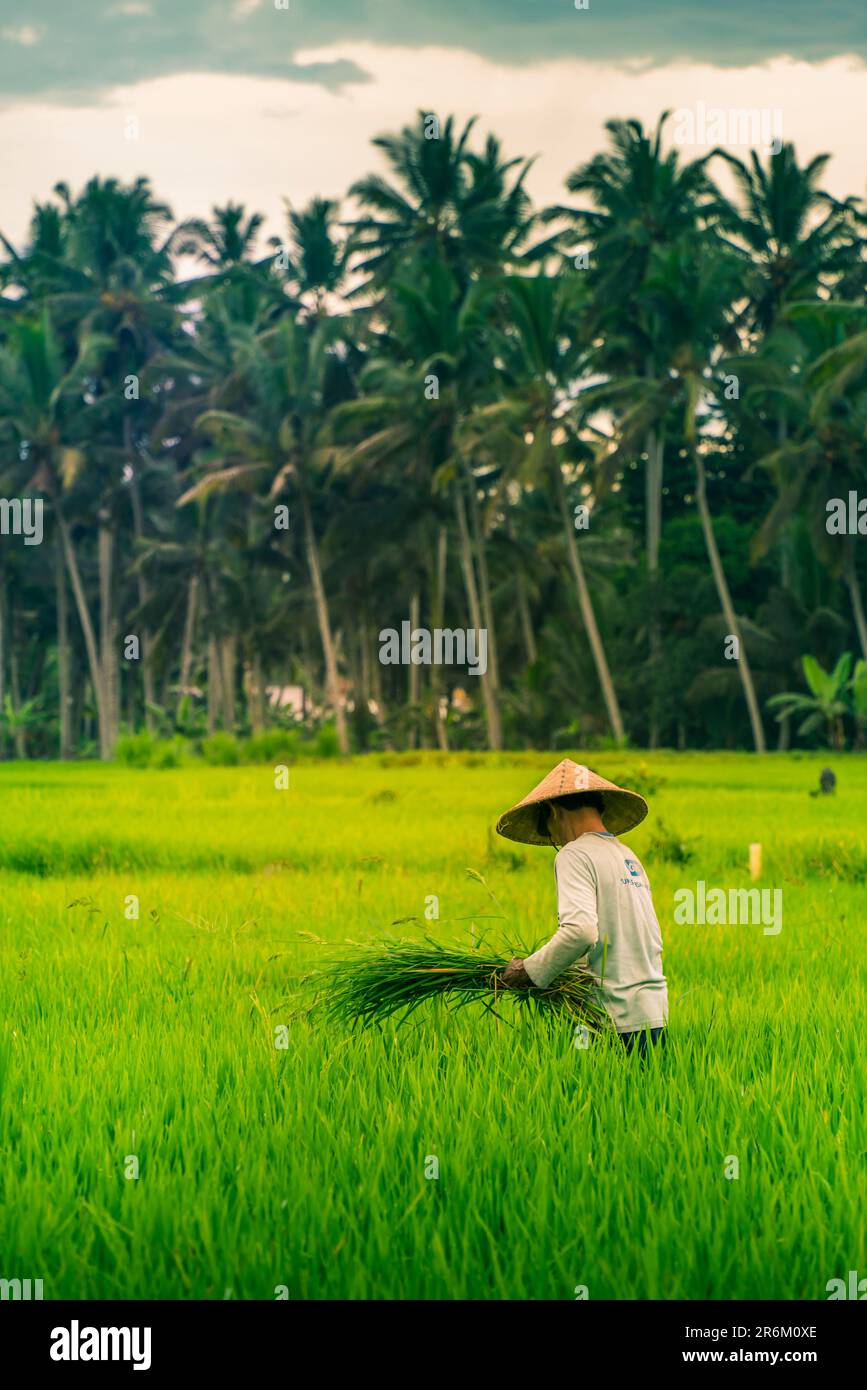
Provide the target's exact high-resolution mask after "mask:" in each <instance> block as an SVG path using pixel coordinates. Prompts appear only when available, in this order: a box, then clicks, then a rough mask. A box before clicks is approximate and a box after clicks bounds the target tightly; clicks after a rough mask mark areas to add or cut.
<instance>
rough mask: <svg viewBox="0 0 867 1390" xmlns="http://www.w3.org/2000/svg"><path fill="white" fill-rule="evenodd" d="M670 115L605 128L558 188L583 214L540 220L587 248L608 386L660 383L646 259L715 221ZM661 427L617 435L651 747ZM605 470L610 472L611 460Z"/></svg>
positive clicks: (591, 323) (716, 202)
mask: <svg viewBox="0 0 867 1390" xmlns="http://www.w3.org/2000/svg"><path fill="white" fill-rule="evenodd" d="M669 115H670V113H669V112H667V111H666V112H663V114H662V115H661V116H660V118H659V121H658V122H657V125H656V129H655V131H654V132H653V134H652V135H651V134H649V133H647V132H645V130H644V127H643V126H642V124H641V123H640V122H639V121H637V120H612V121H608V122H607V123H606V130H607V131H608V136H609V143H610V148H609V149H608V150H606V151H605V152H604V153H601V154H597V155H594V157H593V158H592V159H590V160H589V161H588V162H587V163H585V164H583V165H581V166H579V167H578V168H577V169H575V170H574V171H573V173H571V174H570V175H569V177H568V178H567V180H566V187H567V188H568V190H569V192H570V193H576V194H579V195H582V196H584V197H586V198H589V199H590V201H591V204H592V206H591V207H589V208H587V207H580V208H574V207H562V206H558V207H554V208H551V209H550V210H549V211H548V212H547V213H546V214H545V220H546V221H558V220H561V221H564V222H565V224H566V226H567V228H568V231H569V235H570V238H571V239H572V240H573V241H577V242H579V243H583V244H586V245H589V246H590V248H591V250H590V265H589V268H588V271H587V272H586V275H585V276H584V277H583V278H585V279H586V281H587V284H588V287H589V289H590V291H591V294H590V296H589V303H588V306H587V338H588V341H595V342H596V350H595V360H596V365H597V368H598V370H599V371H600V372H602V373H605V375H606V376H607V377H608V378H609V379H610V380H612V381H614V382H616V381H617V379H618V378H619V377H622V376H627V377H630V378H631V377H635V376H637V375H639V374H640V375H643V376H645V377H646V378H647V381H648V383H652V382H654V381H657V380H658V379H659V376H660V372H661V366H662V361H663V360H664V357H665V345H664V343H663V342H661V341H660V333H661V332H662V333H664V324H661V323H660V322H659V320H658V319H657V318H655V317H654V316H653V315H649V314H647V313H645V312H644V311H643V310H644V304H643V301H642V298H641V289H642V286H643V285H644V283H645V280H646V278H647V275H648V273H649V269H650V266H651V262H652V258H653V256H654V255H656V254H657V253H658V252H659V251H660V250H661V249H662V248H665V247H670V246H672V245H673V244H674V243H675V242H677V241H678V240H681V239H683V238H689V237H697V236H699V235H702V234H703V235H707V231H706V229H707V228H708V226H709V225H711V224H713V223H714V222H715V221H716V219H717V217H718V215H719V212H720V209H721V206H722V203H721V199H720V196H719V193H718V191H717V189H716V188H715V186H714V185H713V183H712V182H711V180H710V178H709V177H708V174H707V169H706V164H707V159H706V158H705V159H697V160H692V161H687V162H684V161H682V160H681V159H680V156H679V153H678V151H677V150H676V149H670V150H669V151H668V152H667V153H664V152H663V135H664V131H665V126H666V122H667V121H668V118H669ZM562 240H563V238H562V237H561V241H562ZM617 403H619V402H617ZM637 426H640V430H639V428H637ZM667 427H668V421H667V419H666V415H665V413H664V412H661V413H660V412H652V413H651V416H650V418H647V417H646V414H645V413H644V412H642V413H641V414H640V415H639V416H638V417H637V418H636V417H635V416H633V417H631V418H630V421H629V423H628V428H626V429H622V430H621V438H622V440H623V444H624V448H625V450H627V451H630V452H636V453H640V454H641V455H643V457H644V459H645V460H646V462H645V553H646V562H647V573H648V579H649V604H650V608H649V622H648V634H649V643H650V667H651V698H650V740H649V741H650V745H651V747H654V746H655V745H656V742H657V738H658V722H659V710H658V700H657V691H656V685H657V682H656V679H655V673H656V670H657V668H658V666H659V663H660V661H661V633H660V626H659V613H658V605H659V591H658V580H657V576H658V572H659V547H660V541H661V536H662V496H663V478H664V458H665V443H666V431H667ZM611 463H612V466H613V464H614V460H613V459H612V460H611Z"/></svg>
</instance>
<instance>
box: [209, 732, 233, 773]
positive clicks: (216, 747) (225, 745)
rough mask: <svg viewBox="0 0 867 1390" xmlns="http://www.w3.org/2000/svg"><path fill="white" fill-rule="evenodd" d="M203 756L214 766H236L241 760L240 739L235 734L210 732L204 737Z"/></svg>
mask: <svg viewBox="0 0 867 1390" xmlns="http://www.w3.org/2000/svg"><path fill="white" fill-rule="evenodd" d="M202 757H203V758H204V759H205V762H206V763H210V764H211V766H212V767H236V766H237V764H238V763H239V762H240V761H241V753H240V749H239V748H238V740H237V739H236V738H235V736H234V735H233V734H227V733H223V732H220V733H216V734H208V736H207V738H203V739H202Z"/></svg>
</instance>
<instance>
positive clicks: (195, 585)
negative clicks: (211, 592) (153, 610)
mask: <svg viewBox="0 0 867 1390" xmlns="http://www.w3.org/2000/svg"><path fill="white" fill-rule="evenodd" d="M198 594H199V576H198V575H197V574H194V575H192V576H191V578H190V582H189V584H188V585H187V616H186V618H185V620H184V638H183V643H182V646H181V680H180V689H179V691H178V705H177V712H176V714H175V719H176V720H177V719H179V718H180V715H181V709H182V707H183V702H184V700H185V699H186V698H187V696H186V695H185V693H184V692H185V691H186V690H188V689H189V685H190V673H191V670H192V664H193V640H194V637H195V632H196V601H197V599H198Z"/></svg>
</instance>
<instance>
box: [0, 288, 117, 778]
mask: <svg viewBox="0 0 867 1390" xmlns="http://www.w3.org/2000/svg"><path fill="white" fill-rule="evenodd" d="M107 346H108V343H107V341H106V340H105V339H104V338H99V337H98V336H97V335H95V334H90V335H88V336H85V337H83V338H82V340H81V343H80V346H79V353H78V357H77V358H76V360H75V361H74V363H73V364H72V367H71V368H69V369H67V367H66V364H65V363H64V361H63V354H62V351H61V347H60V341H59V338H58V335H57V334H56V332H55V330H54V328H53V325H52V323H51V320H50V318H49V316H48V313H47V311H45V310H43V313H42V315H41V317H40V318H39V319H38V320H31V319H27V318H23V317H22V318H20V319H18V320H17V321H16V322H14V323H13V324H12V325H11V327H10V328H9V331H8V336H7V341H6V343H5V344H4V345H3V347H2V348H0V414H2V416H3V419H4V426H5V430H6V431H7V432H8V434H9V435H10V436H11V441H12V442H14V445H15V447H16V451H17V471H18V474H19V479H20V480H21V482H23V487H21V488H20V490H21V491H29V490H30V488H31V487H33V488H36V489H37V490H38V491H40V492H45V493H47V495H48V497H49V499H50V501H51V504H52V508H53V511H54V518H55V522H56V525H57V529H58V534H59V538H60V545H61V548H62V552H63V558H64V562H65V565H66V569H67V573H68V576H69V581H70V585H71V587H72V592H73V595H74V598H75V604H76V609H77V612H78V617H79V621H80V623H81V630H82V635H83V637H84V643H85V647H86V650H87V658H88V664H89V668H90V678H91V683H92V685H93V693H94V699H95V701H96V707H97V715H98V720H99V735H100V753H101V756H102V757H103V758H108V757H110V756H111V751H112V746H113V727H112V721H111V710H110V692H109V686H108V670H109V666H108V663H107V662H106V660H105V659H104V658H105V652H103V659H100V654H99V651H98V649H97V641H96V631H95V625H94V622H93V619H92V617H91V612H90V606H89V604H88V599H87V594H86V591H85V585H84V581H83V578H82V573H81V566H80V564H79V558H78V553H77V550H76V543H75V540H74V537H73V530H72V527H71V525H70V522H69V520H68V519H67V516H66V511H65V505H64V493H66V492H69V491H71V490H72V489H73V488H74V486H75V483H76V481H77V480H78V478H79V476H80V474H81V470H82V467H83V465H84V463H85V457H86V455H85V452H84V449H83V448H82V444H83V443H84V442H85V441H86V438H87V421H86V418H85V414H86V407H85V404H84V400H83V396H84V392H85V390H86V387H87V384H88V382H89V381H92V379H93V376H94V373H95V372H97V371H98V370H99V364H100V361H101V358H102V355H103V354H104V352H105V351H106V348H107ZM104 602H105V592H104V589H103V590H101V613H102V618H103V621H102V623H101V627H102V630H103V633H104V632H105V629H106V619H105V612H104Z"/></svg>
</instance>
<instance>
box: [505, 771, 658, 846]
mask: <svg viewBox="0 0 867 1390" xmlns="http://www.w3.org/2000/svg"><path fill="white" fill-rule="evenodd" d="M576 792H601V793H602V822H603V824H604V826H605V829H606V830H609V831H610V832H611V834H612V835H622V834H623V833H624V831H626V830H631V829H632V827H633V826H634V825H638V824H639V822H640V821H643V820H644V817H645V816H646V815H647V810H648V807H647V802H646V801H645V800H644V797H643V796H640V795H639V794H638V792H631V791H627V789H626V788H625V787H618V786H617V785H616V783H614V782H609V781H608V780H607V779H606V778H605V777H600V776H599V774H598V773H597V772H593V771H592V769H591V768H589V767H583V766H582V765H581V764H580V763H573V761H572V759H571V758H564V759H563V761H562V763H558V764H557V766H556V767H555V768H554V770H553V772H549V773H548V776H547V777H545V778H544V779H543V780H542V781H541V782H540V783H539V785H538V787H534V788H533V790H532V791H531V792H530V793H529V795H528V796H525V797H524V799H523V801H519V802H518V804H517V806H513V807H512V809H511V810H510V811H506V812H505V814H504V815H502V816H500V819H499V820H498V821H497V832H498V834H500V835H505V837H506V839H508V840H518V841H519V842H520V843H521V844H525V845H550V843H551V841H550V840H549V839H548V837H547V835H541V834H540V833H539V805H540V803H541V802H543V801H550V800H551V799H552V797H555V796H574V795H575V793H576Z"/></svg>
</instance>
